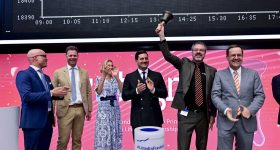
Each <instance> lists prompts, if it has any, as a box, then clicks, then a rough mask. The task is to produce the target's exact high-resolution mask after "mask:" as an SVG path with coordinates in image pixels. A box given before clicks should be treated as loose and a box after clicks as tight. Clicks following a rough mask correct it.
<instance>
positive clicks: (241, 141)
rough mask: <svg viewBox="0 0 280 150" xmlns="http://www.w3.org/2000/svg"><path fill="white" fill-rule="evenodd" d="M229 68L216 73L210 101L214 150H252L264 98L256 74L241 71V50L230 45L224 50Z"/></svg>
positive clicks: (253, 71)
mask: <svg viewBox="0 0 280 150" xmlns="http://www.w3.org/2000/svg"><path fill="white" fill-rule="evenodd" d="M226 58H227V61H228V64H229V67H228V68H226V69H223V70H220V71H218V72H217V73H216V76H215V79H214V83H213V87H212V100H213V104H214V105H215V106H216V108H217V109H218V119H217V120H218V121H217V128H218V150H232V149H233V141H234V139H235V141H236V143H235V149H236V150H252V148H253V139H254V132H255V131H256V130H257V118H256V114H257V112H258V111H259V109H260V108H261V107H262V105H263V103H264V99H265V95H264V91H263V87H262V83H261V79H260V77H259V74H258V72H257V71H255V70H252V69H249V68H245V67H243V66H242V63H243V49H242V48H241V47H240V46H239V45H230V46H229V47H228V48H227V50H226Z"/></svg>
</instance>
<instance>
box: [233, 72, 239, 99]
mask: <svg viewBox="0 0 280 150" xmlns="http://www.w3.org/2000/svg"><path fill="white" fill-rule="evenodd" d="M233 80H234V84H235V88H236V91H237V93H238V94H239V93H240V83H239V76H238V73H237V71H236V70H235V71H234V72H233Z"/></svg>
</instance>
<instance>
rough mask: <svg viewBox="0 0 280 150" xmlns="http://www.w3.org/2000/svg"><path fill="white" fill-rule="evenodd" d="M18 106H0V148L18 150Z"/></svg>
mask: <svg viewBox="0 0 280 150" xmlns="http://www.w3.org/2000/svg"><path fill="white" fill-rule="evenodd" d="M18 116H19V106H15V107H0V118H1V123H0V133H1V134H0V149H1V150H2V149H3V150H4V149H5V150H18V132H19V118H18Z"/></svg>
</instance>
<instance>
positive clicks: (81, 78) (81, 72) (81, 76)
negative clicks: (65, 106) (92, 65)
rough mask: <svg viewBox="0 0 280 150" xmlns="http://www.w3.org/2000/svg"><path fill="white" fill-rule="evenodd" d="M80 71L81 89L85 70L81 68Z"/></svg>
mask: <svg viewBox="0 0 280 150" xmlns="http://www.w3.org/2000/svg"><path fill="white" fill-rule="evenodd" d="M78 71H79V76H80V82H79V88H81V87H82V81H83V77H84V76H83V74H84V72H83V70H82V69H81V68H80V67H78Z"/></svg>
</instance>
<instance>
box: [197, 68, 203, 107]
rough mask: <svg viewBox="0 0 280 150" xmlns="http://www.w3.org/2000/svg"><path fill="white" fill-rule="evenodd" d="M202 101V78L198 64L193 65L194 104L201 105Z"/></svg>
mask: <svg viewBox="0 0 280 150" xmlns="http://www.w3.org/2000/svg"><path fill="white" fill-rule="evenodd" d="M202 103H203V92H202V80H201V71H200V68H199V65H198V64H196V67H195V104H196V105H197V106H201V105H202Z"/></svg>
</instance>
